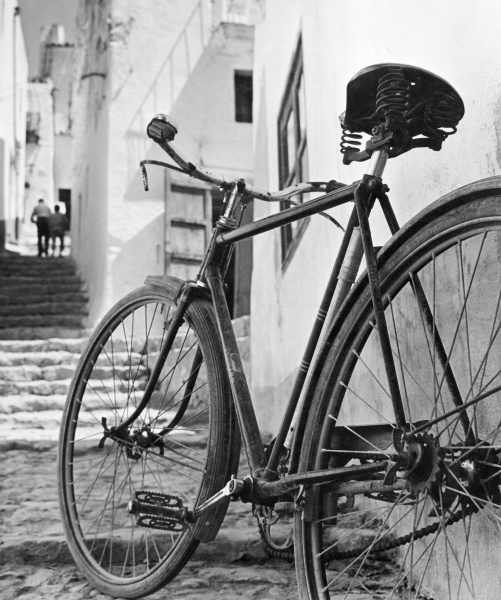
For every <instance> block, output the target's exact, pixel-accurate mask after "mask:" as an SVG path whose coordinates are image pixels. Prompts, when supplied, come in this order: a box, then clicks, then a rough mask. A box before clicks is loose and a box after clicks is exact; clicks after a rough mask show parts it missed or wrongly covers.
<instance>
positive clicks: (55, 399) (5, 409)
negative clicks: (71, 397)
mask: <svg viewBox="0 0 501 600" xmlns="http://www.w3.org/2000/svg"><path fill="white" fill-rule="evenodd" d="M66 396H67V395H66V394H49V395H46V396H41V395H40V394H25V395H24V396H19V395H17V394H14V395H4V396H2V397H0V414H4V415H10V414H14V413H23V415H24V417H23V418H26V423H29V422H31V421H32V420H33V417H32V416H30V413H34V412H37V413H38V412H45V411H52V410H59V411H63V410H64V406H65V404H66ZM128 398H129V396H128V394H127V393H126V392H116V393H114V394H113V406H115V407H117V408H123V407H124V406H126V404H127V400H128ZM85 406H86V408H87V410H92V409H101V408H102V401H101V400H100V399H99V398H98V397H97V396H96V398H95V399H92V398H89V397H88V398H86V401H85Z"/></svg>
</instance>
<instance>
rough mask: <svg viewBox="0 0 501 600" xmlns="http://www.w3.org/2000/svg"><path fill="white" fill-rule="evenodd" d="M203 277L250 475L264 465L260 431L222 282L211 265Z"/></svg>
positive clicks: (219, 272)
mask: <svg viewBox="0 0 501 600" xmlns="http://www.w3.org/2000/svg"><path fill="white" fill-rule="evenodd" d="M205 277H206V280H207V283H208V284H209V288H210V290H211V293H212V298H213V300H214V310H215V312H216V318H217V323H218V328H219V335H220V337H221V341H222V343H223V350H224V356H225V361H226V367H227V372H228V373H229V375H230V384H231V391H232V393H233V401H234V403H235V409H236V413H237V418H238V424H239V426H240V432H241V435H242V438H243V442H244V446H245V449H246V452H247V459H248V461H249V466H250V468H251V470H252V474H253V475H254V476H258V475H260V474H261V473H262V470H263V469H264V467H265V465H266V456H265V453H264V447H263V443H262V441H261V434H260V432H259V426H258V423H257V419H256V413H255V412H254V407H253V405H252V400H251V395H250V391H249V386H248V384H247V379H246V377H245V372H244V369H243V365H242V359H241V357H240V351H239V349H238V344H237V340H236V338H235V333H234V331H233V325H232V323H231V317H230V313H229V310H228V304H227V303H226V298H225V294H224V288H223V281H222V277H221V271H220V270H219V267H218V266H216V265H213V264H210V265H208V266H207V270H206V272H205Z"/></svg>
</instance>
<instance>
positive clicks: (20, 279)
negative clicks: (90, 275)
mask: <svg viewBox="0 0 501 600" xmlns="http://www.w3.org/2000/svg"><path fill="white" fill-rule="evenodd" d="M40 283H43V284H44V285H59V284H62V283H63V284H64V283H79V284H81V283H82V280H81V278H80V277H79V276H78V275H77V274H76V273H71V274H70V273H68V274H65V273H58V272H57V273H51V274H42V273H33V275H27V274H25V273H22V274H15V273H9V274H7V275H6V274H5V273H0V288H2V289H8V288H9V287H12V286H14V285H25V286H30V285H31V286H33V285H38V284H40Z"/></svg>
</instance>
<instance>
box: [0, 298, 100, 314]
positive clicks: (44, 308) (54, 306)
mask: <svg viewBox="0 0 501 600" xmlns="http://www.w3.org/2000/svg"><path fill="white" fill-rule="evenodd" d="M44 300H45V298H44ZM37 314H40V315H55V314H67V315H87V314H88V311H87V305H86V303H85V302H82V301H75V302H59V301H56V299H55V298H54V301H53V302H36V303H34V304H1V305H0V315H6V316H12V317H13V316H16V315H37Z"/></svg>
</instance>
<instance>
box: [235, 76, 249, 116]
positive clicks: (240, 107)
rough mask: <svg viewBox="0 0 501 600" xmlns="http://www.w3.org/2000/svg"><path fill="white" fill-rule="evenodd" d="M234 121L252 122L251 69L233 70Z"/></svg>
mask: <svg viewBox="0 0 501 600" xmlns="http://www.w3.org/2000/svg"><path fill="white" fill-rule="evenodd" d="M235 121H236V122H237V123H252V71H235Z"/></svg>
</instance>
